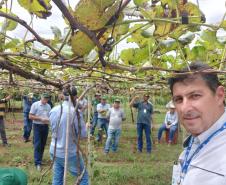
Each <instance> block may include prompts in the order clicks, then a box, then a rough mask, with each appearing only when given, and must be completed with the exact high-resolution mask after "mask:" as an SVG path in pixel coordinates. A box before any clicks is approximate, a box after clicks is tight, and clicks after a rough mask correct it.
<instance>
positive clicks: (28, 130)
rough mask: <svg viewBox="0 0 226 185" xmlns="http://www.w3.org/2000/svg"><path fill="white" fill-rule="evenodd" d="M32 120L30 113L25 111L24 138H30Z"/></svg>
mask: <svg viewBox="0 0 226 185" xmlns="http://www.w3.org/2000/svg"><path fill="white" fill-rule="evenodd" d="M31 130H32V120H31V119H29V113H25V112H24V135H23V137H24V139H26V140H28V139H29V137H30V135H31Z"/></svg>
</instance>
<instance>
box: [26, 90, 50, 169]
mask: <svg viewBox="0 0 226 185" xmlns="http://www.w3.org/2000/svg"><path fill="white" fill-rule="evenodd" d="M48 99H49V94H48V93H43V94H42V96H41V100H40V101H37V102H35V103H33V104H32V106H31V110H30V113H29V119H31V120H32V121H33V133H34V160H35V166H36V169H37V170H38V171H40V170H41V165H42V157H43V153H44V149H45V145H46V141H47V137H48V132H49V112H50V110H51V107H50V105H49V104H48V103H47V102H48Z"/></svg>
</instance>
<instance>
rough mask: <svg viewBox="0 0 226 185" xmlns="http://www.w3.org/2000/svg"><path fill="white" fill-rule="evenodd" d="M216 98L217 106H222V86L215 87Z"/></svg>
mask: <svg viewBox="0 0 226 185" xmlns="http://www.w3.org/2000/svg"><path fill="white" fill-rule="evenodd" d="M216 97H217V101H218V103H219V105H222V104H223V102H224V98H225V91H224V87H223V86H219V87H217V90H216Z"/></svg>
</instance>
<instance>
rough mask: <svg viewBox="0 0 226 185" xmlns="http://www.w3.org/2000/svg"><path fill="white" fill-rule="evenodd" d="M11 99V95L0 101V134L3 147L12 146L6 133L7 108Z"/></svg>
mask: <svg viewBox="0 0 226 185" xmlns="http://www.w3.org/2000/svg"><path fill="white" fill-rule="evenodd" d="M10 98H11V96H10V95H9V96H7V97H6V98H4V99H1V100H0V134H1V138H2V144H3V146H10V145H9V144H8V142H7V138H6V132H5V123H4V115H5V106H6V103H7V101H8V100H9V99H10Z"/></svg>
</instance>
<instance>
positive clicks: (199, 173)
mask: <svg viewBox="0 0 226 185" xmlns="http://www.w3.org/2000/svg"><path fill="white" fill-rule="evenodd" d="M169 85H170V89H171V93H172V96H173V102H174V105H175V107H176V111H177V113H178V116H179V120H180V122H181V123H182V125H183V126H184V127H185V129H186V130H187V131H188V132H189V133H191V136H189V138H187V140H186V141H185V143H184V146H185V149H184V152H182V154H181V155H180V157H179V164H178V165H177V166H174V173H173V179H172V180H173V182H172V184H175V185H176V184H177V185H178V184H179V185H225V184H226V155H225V154H226V142H225V141H226V111H225V108H224V97H225V92H224V87H223V86H222V85H221V84H220V82H219V80H218V77H217V74H216V72H214V70H213V69H212V68H210V67H209V66H208V65H207V64H204V63H201V62H195V63H192V64H191V65H190V66H189V69H183V70H182V71H181V72H180V73H179V74H177V75H175V76H174V77H172V78H170V79H169Z"/></svg>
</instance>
